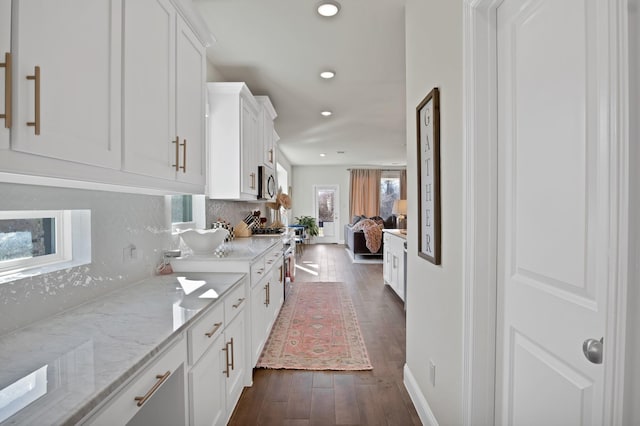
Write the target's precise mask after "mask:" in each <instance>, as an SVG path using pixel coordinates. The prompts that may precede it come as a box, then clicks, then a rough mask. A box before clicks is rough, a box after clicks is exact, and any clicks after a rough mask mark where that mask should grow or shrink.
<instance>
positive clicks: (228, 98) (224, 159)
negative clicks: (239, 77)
mask: <svg viewBox="0 0 640 426" xmlns="http://www.w3.org/2000/svg"><path fill="white" fill-rule="evenodd" d="M207 90H208V95H209V99H208V101H209V121H208V127H207V130H208V132H207V138H208V143H209V149H208V154H207V155H208V158H207V161H208V164H209V170H208V180H207V195H208V196H209V198H212V199H223V200H255V199H256V196H257V195H258V154H257V143H258V141H257V135H258V133H257V131H258V106H257V104H256V101H255V99H254V97H253V95H252V94H251V91H249V88H248V87H247V86H246V85H245V84H244V83H237V82H236V83H207Z"/></svg>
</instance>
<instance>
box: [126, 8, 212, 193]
mask: <svg viewBox="0 0 640 426" xmlns="http://www.w3.org/2000/svg"><path fill="white" fill-rule="evenodd" d="M124 17H125V19H124V22H125V36H124V157H123V158H124V164H123V168H124V170H126V171H129V172H133V173H139V174H142V175H146V176H151V177H157V178H161V179H171V180H173V179H176V180H178V181H182V182H187V183H192V184H196V185H202V187H203V188H204V179H205V173H204V163H203V157H204V105H205V103H204V81H205V52H204V47H203V45H202V43H200V41H199V40H198V39H197V38H196V36H195V35H194V33H193V32H192V31H191V30H190V28H189V27H188V26H187V24H186V23H185V22H184V20H183V19H182V18H181V17H180V15H179V14H178V13H177V12H176V10H175V8H174V7H173V5H172V4H171V3H170V2H169V1H168V0H136V1H129V2H127V3H126V4H125V10H124Z"/></svg>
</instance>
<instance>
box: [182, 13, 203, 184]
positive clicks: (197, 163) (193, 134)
mask: <svg viewBox="0 0 640 426" xmlns="http://www.w3.org/2000/svg"><path fill="white" fill-rule="evenodd" d="M176 60H177V62H176V73H177V75H176V133H177V134H178V136H179V137H180V139H181V140H182V141H181V143H183V144H184V145H183V146H182V148H183V152H182V164H181V166H182V168H181V169H180V170H179V172H178V177H177V178H178V180H180V181H184V182H188V183H193V184H198V185H203V186H204V183H205V121H204V119H205V80H206V54H205V49H204V47H203V46H202V43H201V42H200V41H199V40H198V39H197V38H196V36H195V34H194V33H193V31H191V29H190V28H189V26H188V25H187V24H186V23H185V22H184V20H182V19H178V25H177V39H176Z"/></svg>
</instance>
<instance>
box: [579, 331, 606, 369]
mask: <svg viewBox="0 0 640 426" xmlns="http://www.w3.org/2000/svg"><path fill="white" fill-rule="evenodd" d="M603 344H604V337H603V338H601V339H600V340H597V339H587V340H585V341H584V343H583V344H582V352H583V353H584V356H585V357H586V358H587V359H588V360H589V361H590V362H592V363H594V364H602V345H603Z"/></svg>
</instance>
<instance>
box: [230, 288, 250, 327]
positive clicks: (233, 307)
mask: <svg viewBox="0 0 640 426" xmlns="http://www.w3.org/2000/svg"><path fill="white" fill-rule="evenodd" d="M246 302H247V294H246V292H245V286H244V283H243V284H240V285H238V287H236V289H235V290H233V292H232V293H231V294H229V295H228V296H227V297H226V298H225V299H224V320H225V322H226V324H229V323H230V322H231V321H232V320H233V318H235V316H236V315H238V312H240V311H241V310H242V308H244V305H245V303H246Z"/></svg>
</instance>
